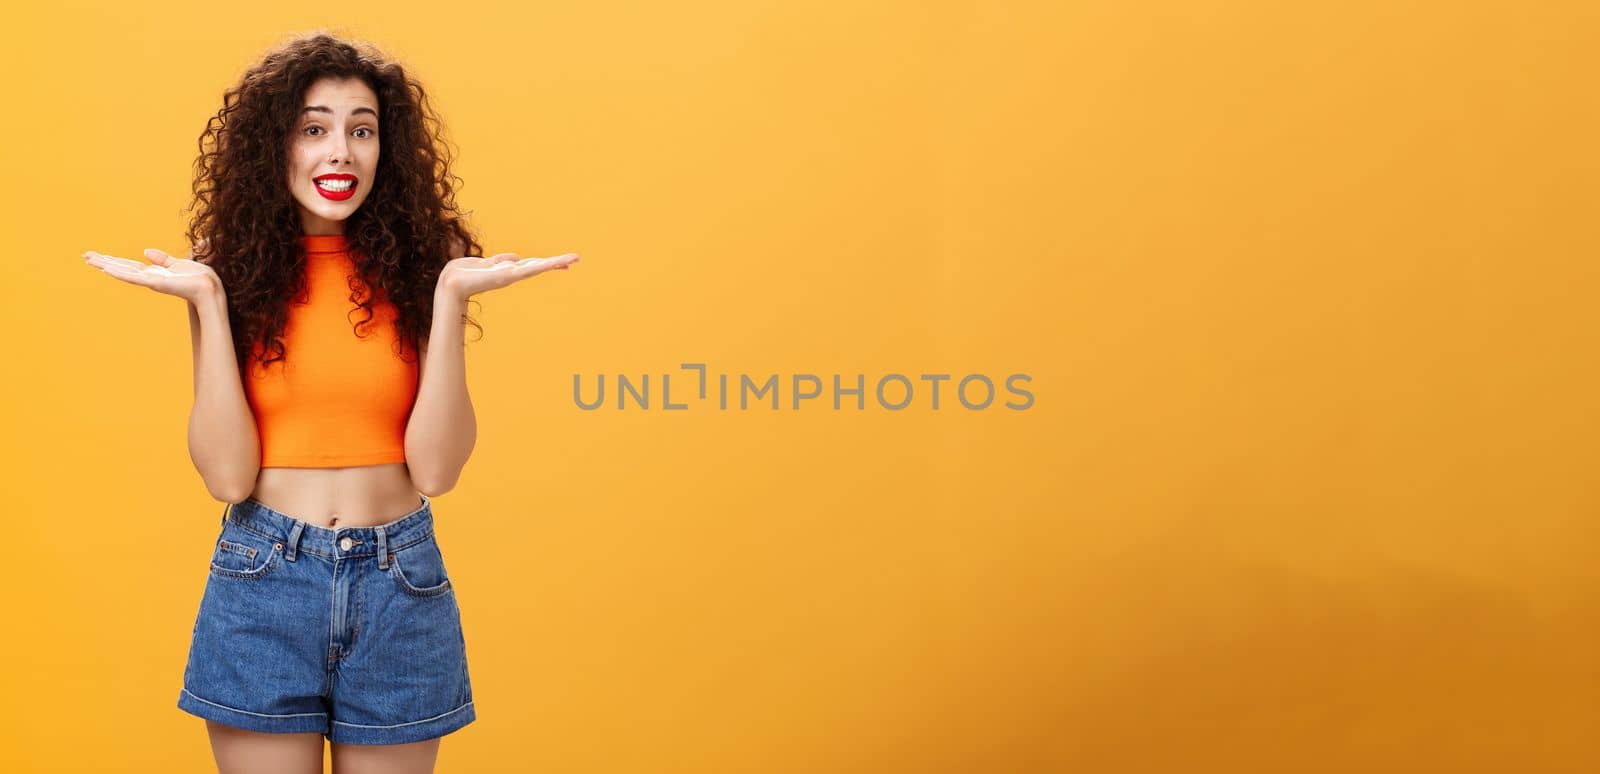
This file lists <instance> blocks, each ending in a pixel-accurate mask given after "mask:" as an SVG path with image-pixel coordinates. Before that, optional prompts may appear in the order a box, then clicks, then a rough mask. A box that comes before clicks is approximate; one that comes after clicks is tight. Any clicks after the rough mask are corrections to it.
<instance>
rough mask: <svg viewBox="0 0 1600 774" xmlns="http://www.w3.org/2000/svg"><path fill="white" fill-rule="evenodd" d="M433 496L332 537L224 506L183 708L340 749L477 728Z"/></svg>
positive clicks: (246, 506) (263, 511)
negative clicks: (314, 738)
mask: <svg viewBox="0 0 1600 774" xmlns="http://www.w3.org/2000/svg"><path fill="white" fill-rule="evenodd" d="M421 497H422V505H421V507H419V508H417V510H415V511H412V512H411V513H408V514H406V515H405V516H402V517H400V518H398V519H396V520H394V521H391V522H389V523H388V524H382V525H378V526H373V527H333V528H327V527H320V526H317V525H315V524H310V523H307V522H305V521H302V520H300V519H297V518H294V517H293V516H289V515H287V514H284V513H280V512H278V511H275V510H273V509H271V508H268V507H267V506H266V505H265V504H263V503H261V502H258V501H256V500H254V499H246V500H244V501H243V502H240V503H236V504H233V505H231V506H230V507H227V508H224V509H223V513H222V533H221V535H219V536H218V538H217V544H216V547H215V549H214V551H213V552H212V555H211V568H210V576H209V577H208V578H207V579H206V588H205V594H204V595H203V596H202V597H201V600H200V612H199V614H198V615H197V616H196V618H195V624H194V638H193V640H192V642H191V643H190V645H189V660H188V664H187V666H185V667H184V672H183V690H182V691H181V692H179V694H178V708H179V709H182V710H183V711H185V712H188V713H190V714H193V715H198V716H200V717H202V718H207V719H210V720H215V721H218V722H220V723H224V724H227V725H230V726H236V727H238V728H243V729H248V730H251V731H266V732H271V733H303V732H310V731H316V732H320V733H321V734H322V735H323V736H326V737H327V738H328V740H329V741H331V742H335V743H339V744H403V743H406V742H417V741H422V740H424V739H432V738H434V737H438V736H443V735H445V734H448V733H450V732H451V731H454V730H456V729H458V728H461V727H462V726H465V725H467V724H468V723H471V722H472V721H473V720H474V719H475V718H476V713H475V712H474V710H473V707H472V684H471V682H470V681H469V680H468V677H467V654H466V645H467V643H466V638H465V637H464V636H463V635H462V631H461V610H460V608H459V607H458V606H457V605H456V595H455V589H454V587H453V586H452V584H451V582H450V578H449V576H448V574H447V573H446V572H445V566H444V556H443V555H442V554H441V553H440V552H439V544H438V542H437V541H436V540H435V539H434V531H433V509H432V501H431V500H429V499H428V497H427V495H421Z"/></svg>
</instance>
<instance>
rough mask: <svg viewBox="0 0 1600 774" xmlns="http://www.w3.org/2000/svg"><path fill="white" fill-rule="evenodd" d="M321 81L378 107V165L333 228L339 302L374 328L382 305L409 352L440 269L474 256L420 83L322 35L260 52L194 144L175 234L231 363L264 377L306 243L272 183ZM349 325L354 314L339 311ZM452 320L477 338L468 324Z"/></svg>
mask: <svg viewBox="0 0 1600 774" xmlns="http://www.w3.org/2000/svg"><path fill="white" fill-rule="evenodd" d="M325 77H333V78H341V79H342V78H349V77H354V78H359V79H361V80H362V81H364V82H365V83H366V84H367V86H368V87H369V88H371V89H372V91H373V93H374V94H376V95H377V97H378V106H379V110H378V112H379V114H380V116H379V126H381V127H383V131H382V132H381V133H380V135H379V138H380V139H379V142H380V143H382V144H381V146H380V153H379V159H378V168H377V172H376V173H375V175H374V178H375V181H376V182H375V183H374V184H373V188H372V191H371V193H370V194H368V196H367V199H366V200H365V201H364V202H362V206H361V207H360V208H359V209H357V210H356V211H355V213H354V214H352V215H351V216H350V217H349V219H348V220H346V221H345V227H344V233H345V240H346V244H347V245H348V249H349V251H350V254H351V256H352V259H353V260H354V261H355V263H356V266H357V268H358V269H359V274H360V276H359V277H355V278H352V280H351V282H350V288H351V293H350V300H351V301H352V302H354V303H355V304H356V305H357V306H359V307H360V309H361V310H363V311H365V312H366V317H365V318H364V319H362V320H360V321H357V322H356V323H355V324H354V326H353V327H354V328H355V331H356V335H357V336H361V325H362V324H365V323H368V322H370V321H371V320H372V319H373V316H374V315H373V311H372V305H373V299H372V297H371V294H370V293H368V292H367V291H368V289H369V288H370V287H371V286H377V287H380V288H382V289H383V291H384V293H385V294H386V295H387V297H388V298H389V300H390V301H391V302H392V303H393V304H394V306H395V308H396V310H397V312H398V317H397V319H396V321H395V327H396V335H395V344H396V346H397V352H398V353H399V354H401V356H402V357H404V355H405V353H406V352H407V351H409V352H411V353H413V354H414V353H416V352H417V351H418V347H419V342H422V341H425V340H426V339H427V337H428V331H429V328H430V326H431V324H432V316H433V292H434V287H435V284H436V283H437V282H438V278H439V274H440V272H441V271H442V270H443V269H444V265H445V264H446V263H447V262H449V260H450V259H451V258H455V257H459V256H462V255H485V253H484V252H483V248H482V247H481V246H480V245H479V244H478V242H477V239H476V237H475V235H474V234H473V232H472V230H471V229H470V228H469V227H468V225H467V223H466V221H465V219H464V218H463V217H462V215H461V213H460V212H459V210H457V208H456V204H455V190H456V189H457V188H459V187H460V185H461V179H460V178H459V177H456V176H455V175H453V174H452V173H451V172H450V160H451V157H450V151H449V148H448V146H447V145H446V141H445V139H444V133H443V123H442V122H441V121H440V119H439V117H438V115H437V114H436V113H435V112H434V110H433V109H432V108H431V107H430V106H429V104H428V100H427V95H426V93H425V92H424V91H423V88H422V85H421V84H420V83H418V82H417V81H416V80H415V79H413V78H411V77H410V76H408V75H407V74H406V71H405V69H404V68H402V67H401V66H400V64H399V63H397V62H395V61H393V60H391V59H389V58H388V57H386V56H384V55H383V54H382V53H381V52H380V51H378V50H377V49H376V48H375V47H373V46H372V45H370V44H367V43H362V42H348V41H346V40H343V39H340V38H338V37H335V36H333V35H331V34H328V33H325V32H318V33H314V34H311V35H307V36H301V37H296V38H294V39H291V40H290V41H289V42H288V43H286V44H283V45H281V46H280V47H278V48H276V49H274V50H272V51H270V52H268V53H267V54H266V56H265V57H263V58H262V59H261V60H260V61H259V62H258V63H257V64H255V65H254V66H252V67H251V68H250V69H248V70H247V71H246V72H245V73H244V75H243V77H241V78H240V80H239V83H238V85H236V86H234V87H233V88H231V89H228V90H227V91H226V92H225V93H224V94H223V104H222V109H221V110H219V111H217V114H216V115H215V116H212V117H211V120H210V121H209V122H207V124H206V128H205V131H203V132H201V134H200V143H199V144H200V155H199V157H198V158H196V159H195V162H194V173H195V177H194V186H193V189H194V202H193V203H192V204H191V205H190V207H189V208H188V210H186V211H189V210H192V211H194V213H195V214H194V216H193V218H192V219H191V220H190V222H189V227H188V230H187V231H186V233H185V235H186V236H187V237H188V240H189V242H190V244H192V245H194V246H195V247H194V252H193V255H194V259H195V260H198V261H200V262H202V263H205V264H206V265H208V266H210V267H211V268H212V270H213V271H215V272H216V273H217V276H218V277H219V278H220V279H221V280H222V286H223V287H224V288H225V289H226V293H227V298H228V320H229V324H230V326H231V327H232V330H233V346H234V353H235V356H236V357H237V358H238V362H239V366H240V369H241V371H242V369H243V368H244V367H245V366H246V365H247V364H248V362H249V359H250V357H251V356H252V355H266V354H268V353H269V352H270V353H271V356H270V357H262V358H261V363H262V365H263V366H265V365H266V364H268V363H271V362H273V361H275V360H283V359H285V358H286V356H287V348H286V347H285V346H284V342H283V339H282V336H283V332H284V328H285V327H286V325H287V322H288V310H289V302H290V300H291V299H292V298H296V297H299V296H300V295H301V294H302V293H303V292H304V291H305V289H306V284H305V283H306V274H305V271H304V267H305V263H306V254H305V245H304V244H303V243H302V241H301V239H300V237H301V236H302V228H301V222H300V216H299V212H298V210H297V208H296V203H295V200H294V197H293V194H292V193H291V192H290V191H289V189H288V186H287V184H286V183H285V182H284V176H285V173H286V170H287V169H288V166H287V165H288V163H289V161H288V155H289V147H290V142H291V141H292V134H293V131H294V122H295V121H296V119H297V117H298V115H299V113H300V109H301V107H302V105H301V102H302V100H304V99H305V93H306V90H307V89H308V88H309V87H310V86H311V85H312V84H313V83H315V82H316V81H317V80H319V79H321V78H325ZM351 311H352V313H353V312H355V309H352V310H351ZM462 320H463V322H466V323H468V324H471V325H472V326H474V327H477V328H478V330H479V334H480V337H481V335H482V328H481V326H478V324H477V322H476V321H474V320H473V319H472V318H471V317H468V316H466V315H464V314H463V315H462Z"/></svg>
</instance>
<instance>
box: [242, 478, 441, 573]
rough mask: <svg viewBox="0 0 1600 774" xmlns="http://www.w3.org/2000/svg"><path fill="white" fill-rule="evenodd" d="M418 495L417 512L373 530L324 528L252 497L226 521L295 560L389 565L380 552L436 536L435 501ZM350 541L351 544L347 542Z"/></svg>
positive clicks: (370, 528)
mask: <svg viewBox="0 0 1600 774" xmlns="http://www.w3.org/2000/svg"><path fill="white" fill-rule="evenodd" d="M417 495H418V496H419V497H421V498H422V505H420V506H418V507H417V509H416V510H414V511H412V512H410V513H408V514H406V515H404V516H401V517H399V518H397V519H395V520H394V521H391V522H389V523H387V524H377V525H373V526H370V527H333V528H328V527H323V526H319V525H316V524H312V523H310V522H308V521H305V520H304V519H297V518H295V517H293V516H290V515H289V514H287V513H283V512H281V511H275V510H273V509H272V508H270V507H268V506H267V505H266V504H265V503H263V502H261V501H260V500H256V499H254V498H249V497H247V498H245V499H244V500H242V501H240V502H237V503H232V504H230V505H229V506H228V507H226V508H224V509H223V512H222V520H223V521H224V522H227V521H232V522H233V523H235V524H237V525H239V526H240V527H241V528H243V529H247V530H250V531H251V532H255V533H257V534H260V535H261V536H263V537H267V538H271V539H273V540H275V541H278V542H281V543H283V544H284V550H285V554H286V555H287V558H289V559H290V560H291V561H293V559H294V555H295V554H296V553H298V552H301V551H304V552H305V553H308V554H314V555H317V556H323V557H327V558H330V559H331V558H339V559H346V558H351V559H353V558H356V557H361V556H377V557H378V559H379V562H380V564H387V563H388V562H387V557H386V556H383V555H381V553H380V551H381V552H382V553H391V552H394V551H399V550H400V549H402V548H405V547H406V546H409V545H411V544H413V543H418V542H421V541H423V540H427V539H428V537H429V536H430V535H432V534H433V501H432V500H430V499H429V498H428V496H427V495H425V494H422V493H421V492H418V493H417ZM346 540H348V541H350V542H349V543H345V542H344V541H346ZM346 546H349V547H348V548H346Z"/></svg>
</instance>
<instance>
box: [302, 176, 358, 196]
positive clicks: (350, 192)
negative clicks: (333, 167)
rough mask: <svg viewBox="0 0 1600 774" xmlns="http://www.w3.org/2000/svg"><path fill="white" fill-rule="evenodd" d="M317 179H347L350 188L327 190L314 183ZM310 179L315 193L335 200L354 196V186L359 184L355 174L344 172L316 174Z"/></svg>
mask: <svg viewBox="0 0 1600 774" xmlns="http://www.w3.org/2000/svg"><path fill="white" fill-rule="evenodd" d="M318 180H349V181H350V188H349V189H348V190H345V191H327V190H324V189H323V188H322V186H320V185H316V181H318ZM311 181H312V185H311V187H312V188H315V189H317V193H319V194H322V198H324V199H329V200H332V201H336V202H339V201H344V200H345V199H348V198H350V197H352V196H355V194H356V186H358V185H360V184H361V183H360V181H358V180H357V179H356V176H355V175H345V174H333V175H317V176H316V177H313V178H311Z"/></svg>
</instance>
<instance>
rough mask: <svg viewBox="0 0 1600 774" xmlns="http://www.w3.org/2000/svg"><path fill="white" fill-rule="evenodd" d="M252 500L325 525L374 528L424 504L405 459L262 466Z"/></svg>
mask: <svg viewBox="0 0 1600 774" xmlns="http://www.w3.org/2000/svg"><path fill="white" fill-rule="evenodd" d="M250 499H252V500H255V501H256V502H259V503H261V504H262V505H265V506H267V507H268V508H271V509H272V510H275V511H277V512H279V513H282V514H284V515H286V516H292V517H294V518H296V519H300V520H302V521H304V522H306V523H308V524H314V525H316V526H319V527H328V528H333V527H373V526H377V525H379V524H387V523H389V522H391V521H394V520H395V519H398V518H400V517H401V516H404V515H406V514H408V513H411V512H412V511H415V510H417V509H418V508H421V507H422V496H421V494H420V493H418V492H417V488H416V486H415V485H414V484H412V483H411V472H410V471H409V470H408V469H407V468H406V465H405V463H403V462H396V463H389V464H385V465H362V466H360V467H352V468H262V469H261V472H260V473H259V474H258V475H257V476H256V488H255V491H253V492H251V493H250Z"/></svg>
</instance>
